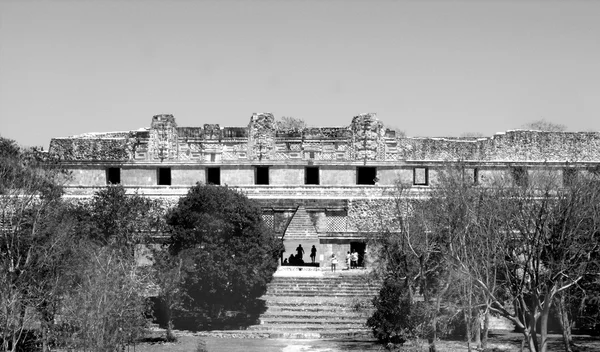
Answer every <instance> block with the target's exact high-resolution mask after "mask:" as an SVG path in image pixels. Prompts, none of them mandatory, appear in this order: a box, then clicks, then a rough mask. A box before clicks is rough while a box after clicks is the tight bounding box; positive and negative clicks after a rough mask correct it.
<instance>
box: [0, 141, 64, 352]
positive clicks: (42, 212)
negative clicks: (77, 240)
mask: <svg viewBox="0 0 600 352" xmlns="http://www.w3.org/2000/svg"><path fill="white" fill-rule="evenodd" d="M64 175H65V174H64V173H63V172H62V171H61V170H60V169H58V168H57V167H56V165H55V164H54V163H52V161H51V160H47V159H45V157H44V155H43V153H40V152H39V151H38V150H37V149H24V148H21V147H19V146H18V145H17V144H16V143H15V142H14V141H11V140H8V139H4V138H0V326H1V327H2V328H1V329H0V340H1V341H2V349H3V350H9V349H10V350H13V351H14V350H16V349H18V348H20V346H21V343H24V341H25V340H24V338H25V337H26V336H30V335H29V334H27V330H28V329H30V328H31V326H32V325H33V324H34V323H35V321H36V320H37V317H36V316H35V314H34V312H35V311H36V310H38V311H39V312H46V311H48V309H49V307H52V306H53V304H54V301H55V298H56V297H55V296H54V293H56V292H59V291H60V284H61V283H62V282H61V281H60V280H58V278H59V277H60V273H61V272H62V269H63V268H64V266H63V265H62V264H61V263H60V262H61V261H63V260H64V262H68V257H67V256H68V251H63V250H62V248H61V249H57V247H56V245H57V244H59V243H62V242H63V238H61V237H60V236H58V237H54V236H49V233H48V231H47V228H48V226H46V225H47V224H49V223H53V222H55V221H54V218H55V216H57V215H60V212H57V209H60V208H61V204H62V203H61V200H60V196H61V194H62V187H61V186H60V181H61V180H62V177H63V176H64ZM55 249H56V250H55ZM55 273H58V274H56V275H54V274H55ZM41 289H45V290H49V291H48V292H42V291H41ZM54 289H56V290H54ZM9 346H10V348H9Z"/></svg>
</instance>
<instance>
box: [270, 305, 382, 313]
mask: <svg viewBox="0 0 600 352" xmlns="http://www.w3.org/2000/svg"><path fill="white" fill-rule="evenodd" d="M372 309H374V308H361V310H357V309H356V308H354V307H348V306H341V307H340V306H309V307H302V306H292V305H289V306H286V305H272V306H270V307H269V309H268V310H267V311H266V312H265V314H271V313H274V312H277V313H278V314H286V313H288V314H289V313H294V312H297V313H305V314H308V313H320V314H326V313H329V312H334V313H354V312H357V313H360V312H362V311H367V310H372Z"/></svg>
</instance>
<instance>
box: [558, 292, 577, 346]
mask: <svg viewBox="0 0 600 352" xmlns="http://www.w3.org/2000/svg"><path fill="white" fill-rule="evenodd" d="M556 307H557V312H556V315H557V318H558V322H559V323H560V329H561V331H562V338H563V344H564V345H565V352H571V351H572V349H571V343H572V341H573V337H572V335H571V321H570V319H569V314H568V312H567V307H566V303H565V297H564V296H563V295H562V294H560V295H559V297H558V300H557V304H556Z"/></svg>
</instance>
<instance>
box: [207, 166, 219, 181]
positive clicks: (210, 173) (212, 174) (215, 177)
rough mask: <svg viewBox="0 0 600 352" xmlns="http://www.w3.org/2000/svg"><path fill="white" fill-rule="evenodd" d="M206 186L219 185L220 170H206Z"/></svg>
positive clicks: (211, 168)
mask: <svg viewBox="0 0 600 352" xmlns="http://www.w3.org/2000/svg"><path fill="white" fill-rule="evenodd" d="M206 184H207V185H210V184H213V185H220V184H221V168H218V167H209V168H207V169H206Z"/></svg>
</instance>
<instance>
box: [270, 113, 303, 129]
mask: <svg viewBox="0 0 600 352" xmlns="http://www.w3.org/2000/svg"><path fill="white" fill-rule="evenodd" d="M275 124H276V126H277V129H280V130H303V129H305V128H306V127H307V125H306V121H304V120H303V119H301V118H297V117H291V116H282V117H281V119H280V120H278V121H277V122H276V123H275Z"/></svg>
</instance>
